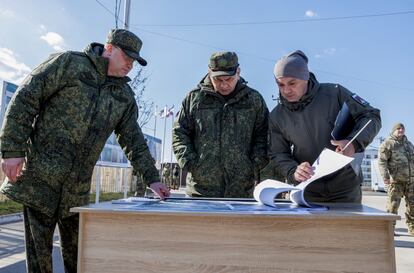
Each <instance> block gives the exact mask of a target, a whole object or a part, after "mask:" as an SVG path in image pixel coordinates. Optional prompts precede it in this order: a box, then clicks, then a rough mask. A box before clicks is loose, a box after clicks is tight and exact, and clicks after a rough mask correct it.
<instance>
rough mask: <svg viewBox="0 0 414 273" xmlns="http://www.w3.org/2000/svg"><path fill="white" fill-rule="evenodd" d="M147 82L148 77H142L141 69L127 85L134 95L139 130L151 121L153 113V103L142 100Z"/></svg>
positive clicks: (146, 99)
mask: <svg viewBox="0 0 414 273" xmlns="http://www.w3.org/2000/svg"><path fill="white" fill-rule="evenodd" d="M147 81H148V76H144V75H143V69H142V68H141V69H139V70H138V71H137V74H136V75H135V76H134V78H133V79H132V81H131V83H130V84H129V85H130V86H131V88H132V90H133V91H134V93H135V100H136V102H137V105H138V111H139V115H138V124H139V126H141V128H142V127H144V126H145V125H146V124H147V123H148V122H149V121H150V120H151V118H152V117H153V113H154V101H153V100H152V99H150V98H149V99H148V98H144V93H145V89H146V87H147V85H146V83H147Z"/></svg>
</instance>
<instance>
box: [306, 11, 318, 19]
mask: <svg viewBox="0 0 414 273" xmlns="http://www.w3.org/2000/svg"><path fill="white" fill-rule="evenodd" d="M305 16H306V17H311V18H312V17H317V16H318V14H316V12H314V11H312V10H307V11H306V12H305Z"/></svg>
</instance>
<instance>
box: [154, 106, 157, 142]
mask: <svg viewBox="0 0 414 273" xmlns="http://www.w3.org/2000/svg"><path fill="white" fill-rule="evenodd" d="M157 116H158V106H157V105H155V112H154V138H156V133H157Z"/></svg>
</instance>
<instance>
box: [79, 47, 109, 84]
mask: <svg viewBox="0 0 414 273" xmlns="http://www.w3.org/2000/svg"><path fill="white" fill-rule="evenodd" d="M103 51H104V45H103V44H100V43H91V44H89V45H88V46H87V47H86V48H85V54H86V55H87V56H88V57H89V59H90V60H91V62H92V63H93V64H94V65H95V68H96V70H97V71H98V74H99V77H100V78H101V79H105V78H106V77H107V74H108V65H109V60H108V58H104V57H102V53H103Z"/></svg>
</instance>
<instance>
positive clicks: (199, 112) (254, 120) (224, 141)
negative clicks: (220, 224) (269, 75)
mask: <svg viewBox="0 0 414 273" xmlns="http://www.w3.org/2000/svg"><path fill="white" fill-rule="evenodd" d="M268 114H269V113H268V109H267V107H266V103H265V102H264V100H263V98H262V96H261V95H260V93H259V92H257V91H256V90H254V89H252V88H250V87H249V86H247V82H246V81H245V80H244V79H243V78H241V77H240V68H239V63H238V58H237V55H236V53H234V52H217V53H214V54H212V56H211V58H210V62H209V69H208V74H207V75H206V76H205V77H204V78H203V79H202V80H201V82H200V83H199V85H198V86H197V87H196V88H195V89H193V90H192V91H190V93H189V94H188V95H187V96H186V97H185V99H184V101H183V103H182V108H181V110H180V112H179V116H178V119H177V120H176V122H175V124H174V128H173V149H174V153H175V156H176V158H177V160H178V164H179V165H180V167H181V168H187V170H188V171H189V173H190V174H189V175H188V177H187V178H188V180H187V181H188V182H187V191H186V193H187V195H189V196H193V197H198V196H202V197H252V192H253V188H254V186H255V174H257V173H258V172H259V170H260V169H261V168H262V167H263V166H264V165H266V163H267V129H268ZM256 179H257V178H256Z"/></svg>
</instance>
